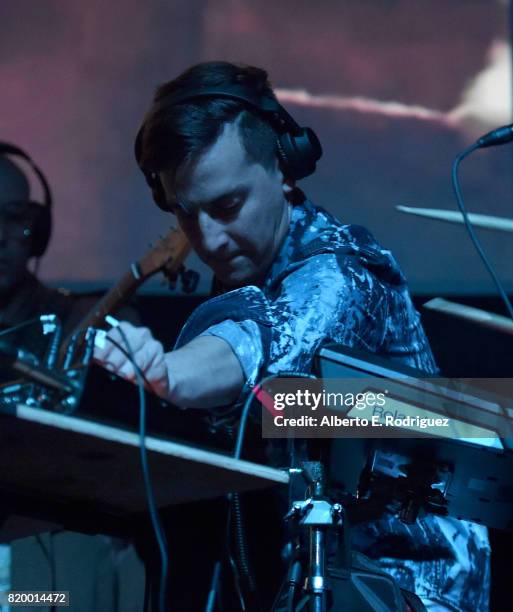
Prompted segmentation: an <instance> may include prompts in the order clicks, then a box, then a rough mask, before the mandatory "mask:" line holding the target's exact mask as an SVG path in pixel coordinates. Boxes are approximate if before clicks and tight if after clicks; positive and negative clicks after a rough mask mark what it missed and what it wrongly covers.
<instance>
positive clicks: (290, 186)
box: [281, 177, 296, 197]
mask: <svg viewBox="0 0 513 612" xmlns="http://www.w3.org/2000/svg"><path fill="white" fill-rule="evenodd" d="M281 188H282V189H283V193H284V194H285V197H288V196H289V195H290V194H291V193H292V192H293V191H294V189H295V188H296V183H295V181H294V180H292V179H287V178H285V177H284V178H283V179H282V183H281Z"/></svg>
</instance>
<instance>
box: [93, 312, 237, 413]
mask: <svg viewBox="0 0 513 612" xmlns="http://www.w3.org/2000/svg"><path fill="white" fill-rule="evenodd" d="M120 329H122V330H123V332H124V333H125V336H126V339H127V340H128V342H129V343H130V349H131V350H132V353H133V354H134V357H135V361H136V363H137V365H138V366H139V368H140V369H141V371H142V372H143V374H144V376H145V377H146V379H147V381H148V383H149V385H150V387H151V390H152V391H153V392H154V393H156V394H157V395H160V397H163V398H164V399H166V400H168V401H170V402H172V403H173V404H176V405H177V406H183V407H189V408H211V407H215V406H223V405H225V404H230V403H231V402H233V401H235V400H236V399H237V398H238V396H239V394H240V392H241V390H242V387H243V385H244V374H243V372H242V368H241V366H240V363H239V360H238V359H237V357H236V356H235V353H234V352H233V351H232V349H231V347H230V345H229V344H228V343H227V342H225V341H224V340H222V339H221V338H216V337H215V336H200V337H198V338H195V339H194V340H191V342H189V343H188V344H186V345H185V346H183V347H182V348H180V349H178V350H176V351H171V352H169V353H164V349H163V347H162V344H160V342H157V340H155V338H154V337H153V336H152V335H151V332H150V330H149V329H147V328H146V327H134V326H133V325H131V324H130V323H127V322H126V321H123V322H122V323H120V324H119V325H118V327H115V328H114V329H111V330H110V331H109V333H108V334H107V338H106V339H105V346H104V347H103V348H98V347H95V349H94V358H95V359H96V361H98V363H100V364H101V365H103V366H104V367H106V368H107V369H108V370H110V371H111V372H114V373H115V374H118V375H119V376H122V377H123V378H126V379H127V380H130V381H131V382H136V381H137V379H136V376H135V370H134V366H133V365H132V364H131V363H130V360H129V359H128V357H127V356H126V355H125V354H124V353H123V352H122V351H120V350H119V348H117V346H115V345H114V344H112V342H110V341H109V338H112V339H113V340H115V341H116V342H117V343H118V344H119V345H120V346H122V347H123V348H125V342H124V340H123V338H122V337H121V334H120V333H119V330H120Z"/></svg>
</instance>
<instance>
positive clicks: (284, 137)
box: [135, 84, 322, 210]
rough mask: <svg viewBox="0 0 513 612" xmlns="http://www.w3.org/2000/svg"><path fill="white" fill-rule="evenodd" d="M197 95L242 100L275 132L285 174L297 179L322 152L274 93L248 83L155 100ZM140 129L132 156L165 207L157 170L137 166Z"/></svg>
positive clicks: (178, 101) (177, 101)
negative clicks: (264, 92) (254, 87)
mask: <svg viewBox="0 0 513 612" xmlns="http://www.w3.org/2000/svg"><path fill="white" fill-rule="evenodd" d="M197 98H228V99H232V100H238V101H240V102H244V103H245V104H246V105H247V106H249V107H251V109H252V110H254V111H256V113H257V114H258V115H260V116H261V117H262V118H263V119H264V120H265V121H267V123H269V124H270V125H271V127H272V128H273V129H274V131H275V132H276V135H277V150H278V156H279V159H280V167H281V169H282V172H283V174H284V175H285V176H286V177H287V178H291V179H293V180H299V179H302V178H304V177H305V176H308V175H310V174H312V173H313V172H314V171H315V166H316V163H317V161H318V160H319V159H320V157H321V155H322V147H321V143H320V142H319V139H318V138H317V135H316V134H315V132H314V131H313V130H312V129H311V128H309V127H300V126H299V125H298V124H297V123H296V121H294V119H293V118H292V117H291V116H290V115H289V113H288V112H287V111H286V110H285V109H284V108H283V106H282V105H281V104H280V103H279V102H278V100H277V99H276V97H275V96H274V95H272V94H270V93H266V94H261V95H257V94H255V92H254V91H252V89H251V88H250V87H246V86H244V85H239V84H232V85H228V86H223V87H204V88H201V89H190V90H188V91H187V90H186V91H184V92H181V93H176V94H171V95H169V96H164V97H163V98H161V99H160V100H157V104H159V105H162V106H163V105H164V104H165V105H166V106H168V105H173V104H181V103H182V102H188V101H189V100H194V99H197ZM143 133H144V123H143V124H142V126H141V128H140V129H139V132H138V133H137V137H136V139H135V158H136V160H137V163H138V164H139V167H140V168H141V170H142V171H143V173H144V176H145V177H146V182H147V183H148V185H149V186H150V188H151V191H152V194H153V199H154V200H155V202H156V204H157V205H158V206H159V207H160V208H162V210H169V209H168V208H167V206H166V197H165V193H164V188H163V186H162V183H161V182H160V179H159V177H158V175H157V173H156V172H151V171H148V170H147V169H145V168H143V167H142V166H141V163H140V159H141V152H142V137H143Z"/></svg>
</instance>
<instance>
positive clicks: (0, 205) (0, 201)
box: [0, 192, 32, 217]
mask: <svg viewBox="0 0 513 612" xmlns="http://www.w3.org/2000/svg"><path fill="white" fill-rule="evenodd" d="M0 214H1V215H13V216H17V217H21V216H27V217H28V216H30V215H31V214H32V207H31V205H30V204H29V202H28V201H27V199H19V200H18V199H12V198H10V197H7V196H6V195H4V194H2V193H1V192H0Z"/></svg>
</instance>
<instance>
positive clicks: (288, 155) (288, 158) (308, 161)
mask: <svg viewBox="0 0 513 612" xmlns="http://www.w3.org/2000/svg"><path fill="white" fill-rule="evenodd" d="M278 153H279V156H280V158H281V161H282V170H283V172H284V174H285V175H286V176H288V177H290V178H292V179H294V180H296V181H298V180H299V179H302V178H304V177H305V176H309V175H310V174H313V173H314V172H315V167H316V164H317V162H318V161H319V159H320V158H321V156H322V147H321V143H320V142H319V139H318V138H317V134H316V133H315V132H314V131H313V130H312V129H310V128H301V132H300V133H299V134H291V133H290V132H285V133H284V134H280V136H279V138H278Z"/></svg>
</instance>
